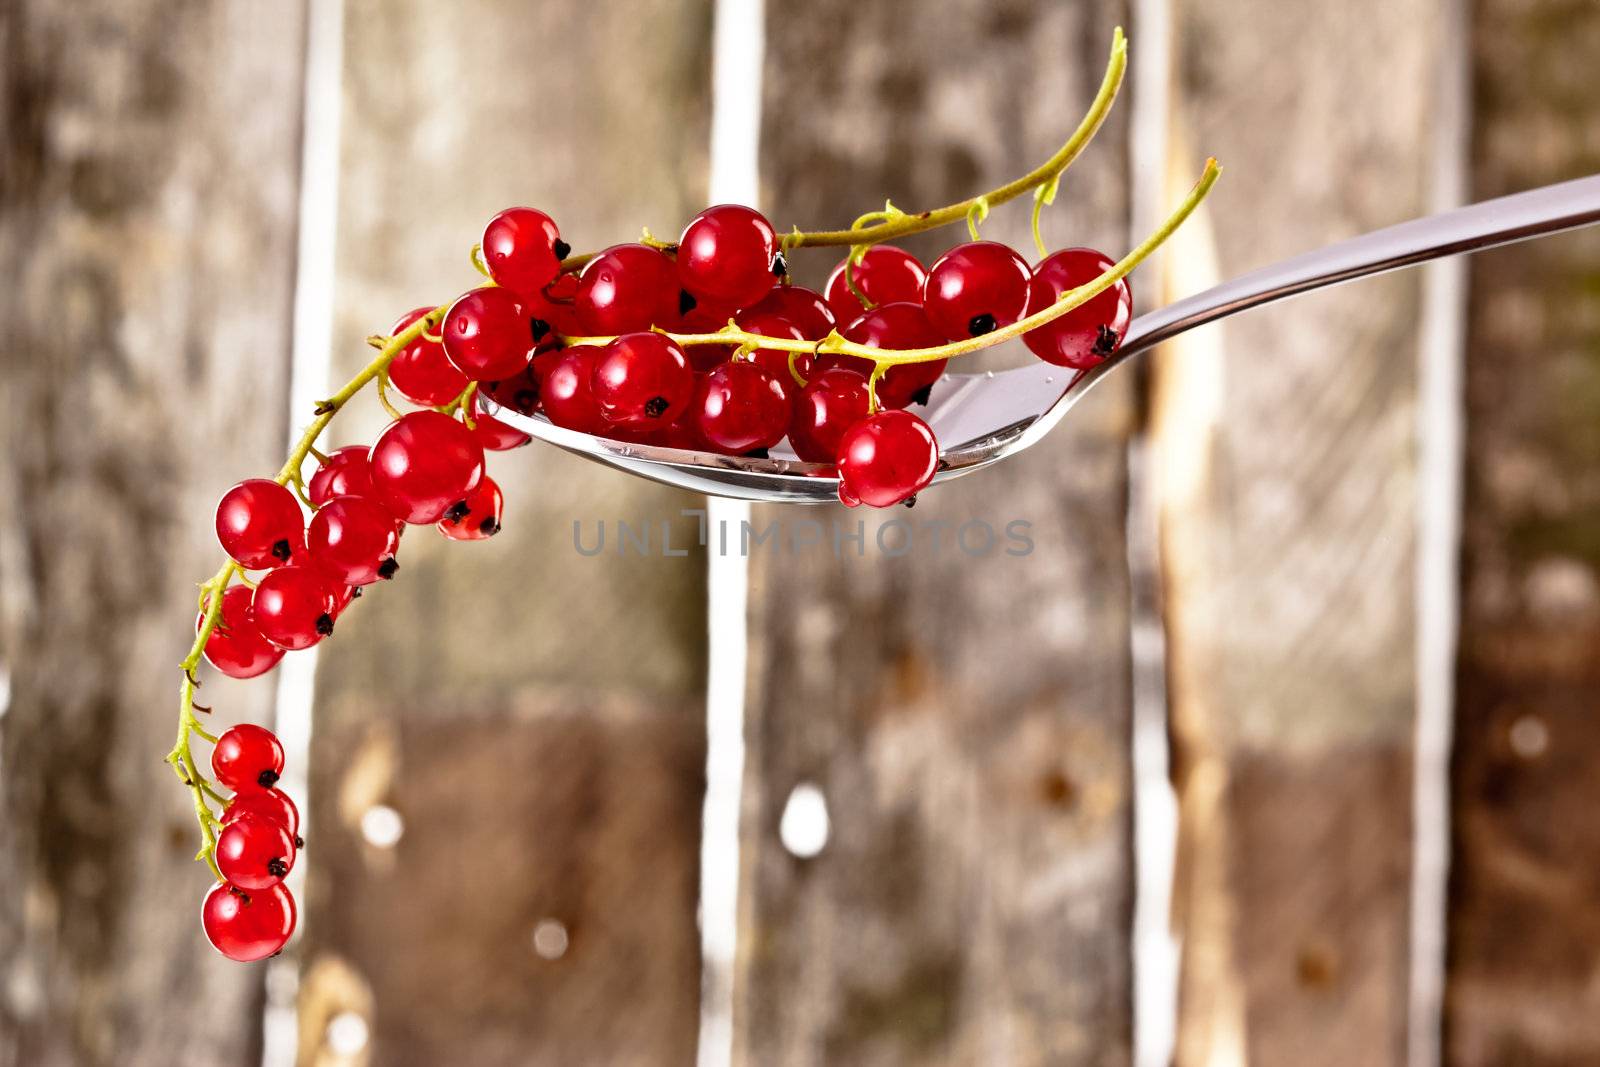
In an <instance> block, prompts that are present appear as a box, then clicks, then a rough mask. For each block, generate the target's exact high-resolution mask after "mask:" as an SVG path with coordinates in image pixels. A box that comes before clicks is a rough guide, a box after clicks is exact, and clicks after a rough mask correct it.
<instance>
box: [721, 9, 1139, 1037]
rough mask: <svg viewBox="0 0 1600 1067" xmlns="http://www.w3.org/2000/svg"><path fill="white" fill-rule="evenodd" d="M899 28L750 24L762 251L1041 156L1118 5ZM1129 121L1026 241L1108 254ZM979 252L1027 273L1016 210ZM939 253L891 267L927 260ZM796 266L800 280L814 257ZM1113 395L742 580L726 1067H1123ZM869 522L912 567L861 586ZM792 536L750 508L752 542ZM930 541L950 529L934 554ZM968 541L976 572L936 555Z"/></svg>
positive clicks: (889, 20) (829, 516)
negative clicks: (804, 230)
mask: <svg viewBox="0 0 1600 1067" xmlns="http://www.w3.org/2000/svg"><path fill="white" fill-rule="evenodd" d="M924 10H925V9H924V8H923V7H922V5H919V4H915V3H886V4H871V5H863V4H853V3H845V2H829V3H825V4H808V5H804V6H799V5H773V6H771V7H769V10H768V16H767V17H768V20H769V23H768V37H769V40H771V41H773V42H781V46H780V47H777V48H774V49H773V50H772V51H771V52H769V58H768V64H767V77H768V82H767V86H768V88H767V105H768V106H767V112H766V114H767V119H766V128H765V133H764V143H763V156H762V169H763V173H764V174H765V175H766V176H767V181H768V183H769V185H770V188H771V190H772V193H771V202H770V203H769V204H767V205H766V207H768V208H769V209H770V211H771V212H772V214H773V217H774V219H775V225H779V226H780V227H781V228H784V229H787V228H788V226H789V225H790V223H791V222H798V223H799V224H800V225H802V226H803V227H814V226H826V227H833V226H842V225H848V224H849V222H850V220H851V218H852V217H853V216H854V215H855V213H857V212H859V211H862V210H867V209H870V208H871V207H874V206H876V205H877V204H878V203H880V202H881V201H882V200H883V198H884V197H885V196H888V197H891V198H892V199H893V200H894V202H895V203H896V204H898V205H900V206H901V207H903V208H904V209H906V210H908V211H909V210H917V209H920V208H924V207H932V206H937V205H940V204H944V203H948V202H950V201H952V200H955V199H959V198H960V197H962V196H966V195H971V192H972V191H973V190H981V189H985V188H990V187H993V186H995V185H998V184H1000V183H1001V182H1003V181H1005V180H1006V179H1007V178H1008V177H1010V176H1012V175H1014V174H1016V173H1020V172H1021V171H1022V170H1024V169H1026V168H1027V167H1028V166H1032V165H1033V164H1034V163H1035V162H1036V161H1038V160H1041V159H1044V158H1045V157H1046V156H1048V155H1049V153H1050V152H1051V151H1053V150H1054V148H1055V147H1056V146H1057V145H1059V144H1060V143H1061V141H1062V140H1063V139H1064V138H1065V137H1066V135H1067V134H1068V133H1070V131H1071V129H1072V127H1073V126H1074V125H1075V124H1076V123H1077V121H1078V117H1079V116H1080V115H1081V114H1082V111H1083V109H1084V108H1085V107H1086V106H1087V105H1088V102H1089V100H1090V99H1091V97H1092V96H1093V94H1094V90H1095V89H1096V87H1097V86H1098V84H1099V80H1100V77H1101V73H1102V70H1103V68H1104V63H1105V53H1106V50H1107V43H1108V41H1109V40H1110V36H1111V30H1112V27H1113V26H1115V25H1118V24H1119V23H1122V22H1125V21H1126V20H1127V17H1128V12H1127V9H1126V7H1125V6H1124V5H1122V4H1120V3H1117V4H1106V5H1096V6H1095V7H1094V8H1093V9H1090V8H1088V7H1083V6H1078V7H1066V6H1051V7H1042V6H1039V5H1034V4H1027V3H1001V4H995V3H988V2H978V0H973V2H963V3H959V4H947V5H942V6H941V8H940V17H939V18H937V19H932V18H924V17H920V15H921V13H922V12H923V11H924ZM957 55H959V56H960V61H959V62H957V63H952V62H950V61H949V57H952V56H957ZM999 69H1004V70H1005V71H1006V72H1007V73H1006V76H1005V77H996V76H995V71H996V70H999ZM1127 119H1128V113H1127V111H1126V110H1123V111H1121V112H1119V113H1117V114H1116V115H1115V116H1114V117H1113V119H1112V120H1111V122H1110V123H1108V125H1107V127H1106V128H1105V129H1104V130H1103V131H1102V133H1101V134H1100V137H1099V139H1098V140H1097V141H1096V143H1095V145H1094V146H1093V148H1092V149H1091V150H1090V151H1089V152H1088V153H1087V154H1086V155H1085V157H1084V158H1083V160H1082V161H1081V162H1080V164H1079V165H1078V167H1076V168H1075V169H1074V170H1073V172H1072V174H1071V177H1070V179H1069V180H1068V181H1067V183H1066V184H1065V185H1064V186H1063V196H1062V197H1061V203H1060V205H1059V206H1058V207H1056V208H1055V209H1053V210H1052V211H1051V212H1050V214H1049V215H1048V217H1047V223H1046V225H1047V232H1048V233H1049V235H1050V238H1051V239H1052V240H1054V241H1057V242H1066V243H1074V244H1075V243H1084V244H1096V245H1099V246H1102V247H1108V248H1120V247H1121V246H1122V245H1123V243H1124V242H1125V241H1126V233H1127V226H1128V210H1129V203H1128V196H1127V192H1126V190H1127V150H1128V149H1127V136H1126V130H1127ZM985 233H986V235H988V236H993V237H994V238H996V239H998V240H1005V241H1008V242H1010V243H1012V244H1014V245H1015V246H1017V247H1019V248H1028V247H1030V246H1029V245H1028V244H1027V241H1028V238H1027V211H1026V209H1025V208H1023V209H1017V208H1012V209H1010V210H1001V211H997V212H996V214H995V216H994V217H993V218H992V219H991V220H990V222H989V223H988V224H987V225H986V227H985ZM964 239H965V237H964V235H957V234H953V233H941V234H930V235H927V236H926V238H925V239H922V240H919V241H917V242H915V243H913V244H911V245H909V247H912V248H913V249H914V250H915V251H917V252H918V253H919V254H920V255H921V256H922V257H923V260H924V262H925V263H927V262H931V261H932V259H933V257H935V256H936V255H937V254H938V253H939V252H940V251H942V250H943V249H944V248H947V247H949V246H950V245H951V244H953V243H956V242H957V241H959V240H964ZM808 257H809V258H808ZM795 259H796V269H797V271H798V272H799V273H800V276H801V278H802V279H811V280H812V282H813V284H820V281H821V280H822V279H823V278H825V277H826V273H827V271H828V270H829V269H831V268H832V266H833V264H834V263H835V262H836V261H837V259H836V257H834V256H832V255H830V254H828V253H809V254H808V253H805V252H801V253H799V254H797V255H796V257H795ZM1130 398H1131V392H1130V391H1129V389H1128V388H1127V387H1126V383H1124V382H1115V383H1113V384H1111V385H1109V386H1108V387H1106V388H1105V389H1104V390H1103V391H1101V392H1099V393H1097V394H1096V395H1095V396H1094V397H1093V398H1092V399H1091V400H1089V401H1088V402H1086V403H1085V404H1084V406H1083V407H1082V408H1080V409H1078V411H1077V412H1075V417H1074V418H1073V419H1072V420H1070V421H1069V422H1068V424H1067V425H1065V426H1063V427H1062V428H1061V430H1060V432H1058V433H1056V434H1055V435H1053V436H1052V438H1051V439H1050V441H1049V442H1048V443H1047V444H1046V445H1044V446H1042V447H1040V448H1038V449H1036V450H1035V451H1033V452H1030V453H1029V454H1027V455H1026V456H1025V457H1023V458H1021V459H1019V460H1017V461H1016V462H1014V463H1008V464H1006V465H1005V466H1004V467H1003V468H999V469H997V470H996V471H994V472H993V473H992V475H988V476H985V477H984V478H975V479H971V480H970V481H964V482H961V483H958V484H956V485H952V486H950V487H948V488H946V489H941V490H940V491H938V492H936V493H928V494H925V495H924V496H923V498H921V499H919V501H918V503H917V506H916V508H915V510H914V511H911V512H904V513H902V512H898V511H896V512H889V513H882V514H869V515H863V514H862V512H859V511H846V510H845V509H843V508H839V507H834V508H829V509H827V510H826V511H822V512H819V513H818V514H817V515H816V516H815V517H816V518H818V519H820V521H821V522H822V523H823V524H824V526H825V527H827V528H829V530H830V533H829V535H828V538H829V541H828V543H827V544H826V545H825V546H823V547H820V548H816V549H812V550H809V551H803V552H801V553H799V554H797V555H791V554H782V555H777V554H769V555H764V556H763V555H757V556H756V557H755V558H754V559H753V561H752V572H753V573H752V579H751V589H752V592H751V605H752V606H751V616H752V618H751V630H752V634H751V640H752V672H751V678H750V685H749V699H748V715H749V719H748V722H749V725H748V728H747V736H748V740H749V770H748V773H747V778H746V803H745V811H744V829H743V841H744V853H743V863H744V868H745V874H744V878H743V886H742V888H743V896H744V900H743V902H742V904H741V912H742V923H741V942H740V947H739V955H740V959H739V962H738V967H737V971H736V980H735V997H736V1000H735V1027H736V1033H737V1036H736V1057H737V1060H738V1062H741V1063H751V1064H763V1063H785V1064H835V1063H851V1064H891V1063H918V1064H946V1063H948V1064H956V1063H979V1062H984V1063H1016V1064H1035V1063H1037V1064H1045V1063H1050V1064H1098V1065H1111V1067H1114V1065H1117V1064H1124V1063H1127V1062H1128V1058H1129V1053H1130V1047H1131V1020H1130V1016H1131V1002H1130V981H1129V952H1128V945H1129V933H1130V918H1131V908H1132V900H1131V890H1130V883H1131V872H1132V862H1133V858H1132V854H1131V843H1130V823H1129V817H1130V810H1131V809H1130V789H1129V779H1130V771H1129V758H1128V749H1127V738H1128V732H1129V681H1128V675H1129V663H1128V657H1129V652H1128V612H1129V604H1128V586H1127V566H1126V562H1125V550H1124V548H1125V546H1124V529H1123V523H1124V515H1125V512H1126V506H1127V501H1126V493H1127V480H1126V470H1125V443H1126V437H1127V434H1128V432H1129V429H1130V419H1131V410H1130ZM807 517H812V516H807ZM896 519H904V520H906V521H910V522H912V523H914V524H916V527H917V532H916V533H915V536H916V538H917V543H916V547H915V549H914V551H912V552H910V553H908V554H906V555H904V556H903V557H900V558H888V557H886V556H885V555H884V554H883V553H881V552H880V551H879V550H878V548H877V544H878V531H879V530H880V529H881V528H882V527H883V524H885V523H886V522H887V521H893V520H896ZM794 520H795V516H794V515H793V513H792V511H790V510H786V509H782V508H777V507H765V508H758V509H756V517H755V524H756V526H757V527H761V526H763V525H764V524H765V523H766V522H768V521H779V522H784V521H788V522H793V521H794ZM1013 520H1022V521H1026V522H1030V523H1031V524H1032V538H1033V542H1034V550H1033V552H1032V553H1031V554H1030V555H1027V556H1025V557H1011V556H1007V555H1006V554H1005V552H1004V548H1005V542H1004V541H1003V531H1004V529H1005V527H1006V525H1007V524H1008V523H1009V522H1011V521H1013ZM857 521H862V522H864V523H865V530H866V533H865V537H866V541H867V545H866V556H865V558H862V557H857V556H854V555H852V553H853V552H854V549H852V548H850V547H848V546H846V547H845V548H844V551H843V553H842V554H841V555H840V556H838V557H836V556H835V553H834V550H833V547H832V542H831V529H832V526H833V524H838V526H839V527H840V528H842V529H843V530H845V531H847V532H848V531H853V530H854V529H855V524H856V523H857ZM933 523H943V524H947V525H946V527H945V533H944V537H945V548H944V551H942V552H936V551H934V550H933V548H932V538H933V536H934V530H933V529H932V528H931V526H930V524H933ZM968 523H978V524H983V523H987V524H988V525H989V526H990V527H992V528H993V529H994V530H995V531H996V532H997V534H998V535H1000V537H1001V538H1002V540H1001V544H1000V547H997V548H996V549H995V550H994V552H993V554H992V555H990V556H987V557H984V558H973V557H971V556H969V555H967V554H966V553H964V552H962V551H960V550H958V549H957V547H956V546H955V545H954V539H955V537H956V536H957V532H958V531H959V530H960V528H961V527H962V526H963V525H965V524H968ZM980 528H981V527H977V526H975V527H973V532H972V533H971V534H970V535H969V536H971V537H976V536H977V531H978V530H979V529H980ZM902 536H903V533H900V532H890V533H888V534H887V542H886V543H888V544H889V545H891V546H894V545H898V544H899V543H900V538H901V537H902ZM1024 589H1026V590H1027V592H1026V593H1024V592H1023V590H1024ZM1020 635H1026V636H1025V637H1022V636H1020ZM801 782H811V783H813V784H815V785H816V786H817V787H818V788H820V789H821V791H822V793H823V795H824V796H825V798H826V799H827V802H828V804H829V806H830V811H831V812H832V819H833V833H832V838H831V840H830V841H829V843H828V846H827V848H826V849H825V850H824V851H823V852H822V853H821V854H820V855H819V856H817V857H816V858H814V859H798V858H796V857H794V856H792V855H790V854H789V853H788V852H787V851H785V850H784V848H783V846H782V845H781V843H780V841H779V838H778V833H777V830H778V825H779V820H780V818H781V816H782V812H783V808H784V804H785V802H786V800H787V797H788V795H789V793H790V791H791V790H792V789H793V788H794V787H795V785H797V784H798V783H801Z"/></svg>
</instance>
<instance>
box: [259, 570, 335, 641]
mask: <svg viewBox="0 0 1600 1067" xmlns="http://www.w3.org/2000/svg"><path fill="white" fill-rule="evenodd" d="M335 592H336V590H335V589H334V588H333V585H332V583H331V581H330V580H329V578H328V577H327V576H326V575H324V574H323V573H322V572H321V571H320V570H318V569H317V568H315V567H306V566H299V565H293V566H288V567H279V568H278V569H277V570H275V571H271V572H270V573H268V574H267V575H266V576H265V577H263V578H262V579H261V581H260V583H258V584H257V585H256V591H255V595H254V596H253V597H252V598H251V600H250V607H251V610H252V611H254V612H255V616H256V626H257V627H258V628H259V629H260V630H261V636H262V637H265V638H266V639H267V640H268V641H271V642H272V643H273V644H275V645H277V646H278V647H279V648H287V649H289V650H290V651H294V650H296V649H301V648H310V647H311V646H312V645H314V644H316V643H317V642H318V641H321V640H322V639H323V638H324V637H327V636H328V635H329V634H331V633H333V616H334V611H335V608H336V607H337V604H336V603H335V595H334V594H335Z"/></svg>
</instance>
